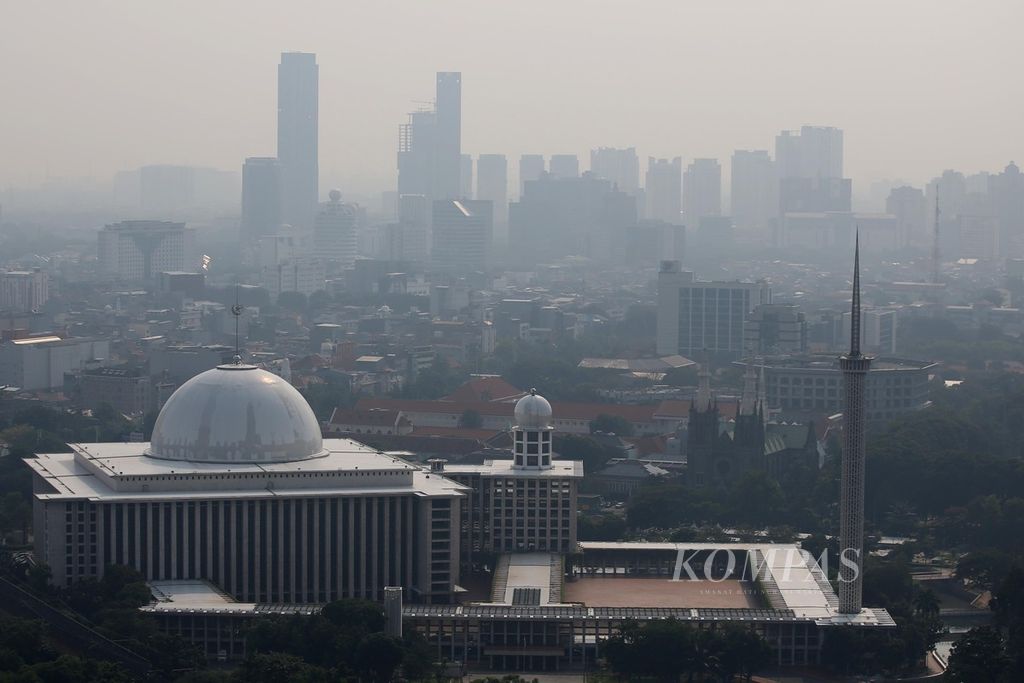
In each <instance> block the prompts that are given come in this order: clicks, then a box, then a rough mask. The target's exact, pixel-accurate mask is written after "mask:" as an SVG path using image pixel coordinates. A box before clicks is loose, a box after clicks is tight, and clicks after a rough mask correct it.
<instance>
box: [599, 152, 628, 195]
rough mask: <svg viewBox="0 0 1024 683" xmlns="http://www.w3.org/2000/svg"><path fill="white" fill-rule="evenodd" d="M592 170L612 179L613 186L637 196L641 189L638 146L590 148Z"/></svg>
mask: <svg viewBox="0 0 1024 683" xmlns="http://www.w3.org/2000/svg"><path fill="white" fill-rule="evenodd" d="M590 172H591V173H593V174H594V175H595V176H597V177H598V178H604V179H605V180H610V181H611V183H612V187H617V188H618V189H619V190H621V191H623V192H625V193H626V194H628V195H633V196H636V194H637V191H639V189H640V160H639V159H638V158H637V156H636V148H635V147H629V148H626V149H616V148H614V147H599V148H598V149H592V150H590Z"/></svg>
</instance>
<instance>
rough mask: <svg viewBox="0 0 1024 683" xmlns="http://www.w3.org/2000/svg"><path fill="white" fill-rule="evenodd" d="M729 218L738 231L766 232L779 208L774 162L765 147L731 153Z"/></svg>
mask: <svg viewBox="0 0 1024 683" xmlns="http://www.w3.org/2000/svg"><path fill="white" fill-rule="evenodd" d="M729 195H730V201H731V203H732V220H733V222H734V224H735V225H736V228H737V229H738V230H741V231H747V232H757V233H766V232H767V231H768V230H769V229H770V228H771V223H772V220H773V219H775V217H776V216H777V215H778V212H779V196H778V180H777V179H776V177H775V162H774V161H772V158H771V156H770V155H769V154H768V152H767V151H765V150H745V149H738V150H736V151H735V152H733V153H732V177H731V182H730V192H729Z"/></svg>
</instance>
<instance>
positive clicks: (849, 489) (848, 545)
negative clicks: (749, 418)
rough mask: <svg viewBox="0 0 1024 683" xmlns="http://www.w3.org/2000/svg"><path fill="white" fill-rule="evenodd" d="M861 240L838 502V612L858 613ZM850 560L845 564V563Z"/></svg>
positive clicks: (866, 361) (846, 367)
mask: <svg viewBox="0 0 1024 683" xmlns="http://www.w3.org/2000/svg"><path fill="white" fill-rule="evenodd" d="M860 322H861V320H860V236H859V235H858V237H857V245H856V247H855V250H854V256H853V303H852V304H851V315H850V352H849V353H848V354H846V355H845V356H842V357H840V359H839V367H840V368H841V369H842V371H843V390H844V394H845V399H846V409H845V410H844V412H843V466H842V481H841V483H840V487H841V497H840V501H839V552H840V563H839V612H840V613H841V614H859V613H860V610H861V593H862V589H863V585H864V451H865V447H864V422H865V403H866V396H865V391H864V384H865V380H866V379H867V374H868V370H869V369H870V368H871V360H872V359H871V357H870V356H865V355H862V354H861V352H860ZM844 560H845V562H844Z"/></svg>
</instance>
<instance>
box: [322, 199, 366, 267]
mask: <svg viewBox="0 0 1024 683" xmlns="http://www.w3.org/2000/svg"><path fill="white" fill-rule="evenodd" d="M356 246H357V241H356V212H355V209H354V207H352V206H351V205H349V204H345V203H344V202H342V201H341V192H340V191H338V190H331V192H330V201H327V202H323V203H322V204H320V211H318V212H317V215H316V221H315V222H314V225H313V248H314V249H315V250H316V255H317V256H319V257H320V258H324V259H330V260H333V261H337V262H338V263H340V264H342V265H345V266H348V265H351V264H352V263H353V262H354V261H355V260H356Z"/></svg>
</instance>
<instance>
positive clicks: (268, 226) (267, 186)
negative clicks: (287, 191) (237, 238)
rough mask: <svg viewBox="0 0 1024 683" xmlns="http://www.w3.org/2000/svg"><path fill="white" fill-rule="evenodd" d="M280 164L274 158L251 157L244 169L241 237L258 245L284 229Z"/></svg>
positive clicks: (248, 242)
mask: <svg viewBox="0 0 1024 683" xmlns="http://www.w3.org/2000/svg"><path fill="white" fill-rule="evenodd" d="M282 182H283V180H282V175H281V164H280V162H278V160H277V159H276V158H275V157H249V158H248V159H246V160H245V164H243V166H242V227H241V238H242V240H243V242H245V243H247V244H255V243H256V242H257V241H258V240H259V238H261V237H263V236H265V235H275V234H277V233H278V231H280V229H281V219H282V213H281V192H282V187H283V186H282Z"/></svg>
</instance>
